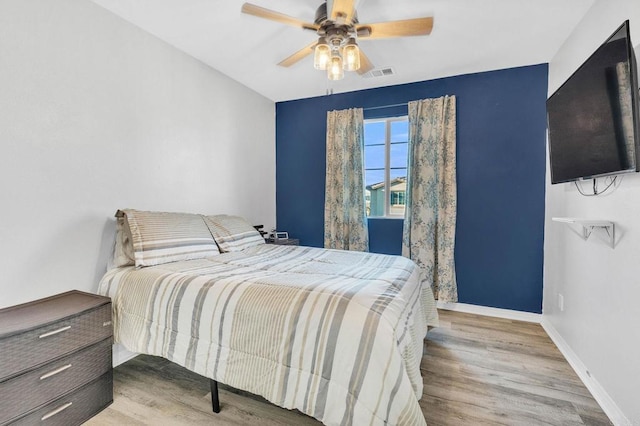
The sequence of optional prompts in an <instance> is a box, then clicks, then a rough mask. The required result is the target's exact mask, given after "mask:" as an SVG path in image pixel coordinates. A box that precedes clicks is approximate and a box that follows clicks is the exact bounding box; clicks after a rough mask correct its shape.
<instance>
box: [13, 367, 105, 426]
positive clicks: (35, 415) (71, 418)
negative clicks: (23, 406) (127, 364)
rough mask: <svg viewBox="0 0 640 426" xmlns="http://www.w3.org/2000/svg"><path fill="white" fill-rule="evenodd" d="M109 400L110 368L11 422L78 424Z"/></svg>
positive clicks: (18, 425)
mask: <svg viewBox="0 0 640 426" xmlns="http://www.w3.org/2000/svg"><path fill="white" fill-rule="evenodd" d="M111 402H113V371H109V372H108V373H106V374H104V375H102V376H101V377H100V378H99V379H97V380H95V381H93V382H91V383H89V384H87V385H85V386H83V387H81V388H80V389H78V390H77V391H75V392H72V393H70V394H68V395H65V396H62V397H61V398H58V399H57V400H55V401H53V402H51V403H50V404H47V405H45V406H44V407H42V408H39V409H38V410H36V411H34V412H32V413H29V414H27V415H26V416H24V417H21V418H19V419H18V420H16V421H15V422H13V423H11V425H12V426H14V425H15V426H23V425H24V426H27V425H29V426H32V425H43V426H73V425H80V424H82V423H83V422H85V421H87V420H88V419H90V418H91V417H93V416H94V415H95V414H96V413H97V412H98V411H100V410H102V409H103V408H106V407H107V406H108V405H109V404H111Z"/></svg>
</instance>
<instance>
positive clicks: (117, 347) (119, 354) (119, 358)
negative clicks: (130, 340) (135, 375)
mask: <svg viewBox="0 0 640 426" xmlns="http://www.w3.org/2000/svg"><path fill="white" fill-rule="evenodd" d="M138 355H139V354H138V353H136V352H131V351H129V350H127V349H126V348H125V347H124V346H122V345H121V344H119V343H116V344H114V345H113V366H114V367H117V366H119V365H120V364H124V363H125V362H127V361H129V360H130V359H133V358H135V357H137V356H138Z"/></svg>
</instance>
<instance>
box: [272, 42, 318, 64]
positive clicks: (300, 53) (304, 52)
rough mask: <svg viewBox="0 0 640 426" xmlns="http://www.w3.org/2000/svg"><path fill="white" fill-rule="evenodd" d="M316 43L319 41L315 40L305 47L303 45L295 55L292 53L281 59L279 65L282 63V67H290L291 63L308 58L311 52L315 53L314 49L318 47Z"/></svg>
mask: <svg viewBox="0 0 640 426" xmlns="http://www.w3.org/2000/svg"><path fill="white" fill-rule="evenodd" d="M316 44H318V42H317V41H314V42H313V43H311V44H308V45H306V46H305V47H303V48H302V49H300V50H298V51H297V52H296V53H294V54H293V55H291V56H289V57H288V58H286V59H283V60H282V61H280V62H279V63H278V65H280V66H281V67H290V66H291V65H293V64H295V63H296V62H298V61H300V60H302V59H304V58H306V57H307V56H309V55H310V54H312V53H313V49H315V47H316Z"/></svg>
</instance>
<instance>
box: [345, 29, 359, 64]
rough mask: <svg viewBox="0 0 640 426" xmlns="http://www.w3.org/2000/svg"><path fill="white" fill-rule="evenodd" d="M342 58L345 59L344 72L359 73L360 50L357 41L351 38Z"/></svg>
mask: <svg viewBox="0 0 640 426" xmlns="http://www.w3.org/2000/svg"><path fill="white" fill-rule="evenodd" d="M342 56H343V57H344V64H343V67H344V70H345V71H357V70H358V69H360V48H359V47H358V43H356V39H355V38H353V37H351V38H350V39H349V41H348V42H347V44H346V45H345V46H344V48H343V49H342Z"/></svg>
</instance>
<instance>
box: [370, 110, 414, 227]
mask: <svg viewBox="0 0 640 426" xmlns="http://www.w3.org/2000/svg"><path fill="white" fill-rule="evenodd" d="M398 121H406V122H407V125H408V124H409V116H408V115H407V114H403V115H398V116H390V117H380V118H370V119H365V120H364V124H365V126H366V124H367V123H381V122H383V123H385V139H384V188H383V191H384V192H385V203H384V215H382V216H371V215H367V219H372V218H373V219H404V214H401V215H400V214H391V206H392V204H391V197H392V196H391V169H392V167H391V145H392V144H393V143H392V142H391V123H393V122H398ZM394 143H396V144H400V143H406V144H407V148H408V147H409V137H408V135H407V141H406V142H394ZM381 145H382V144H373V145H366V144H365V147H367V146H381ZM407 157H408V151H407ZM408 160H409V159H408V158H407V165H406V166H405V167H394V168H393V169H405V170H407V172H408V171H409V167H408V166H409V164H408ZM364 162H365V164H364V172H365V177H366V173H367V170H382V168H380V167H372V168H367V165H366V160H365V161H364ZM366 187H367V185H366V184H365V188H364V189H365V191H366V190H367V189H366ZM406 197H407V196H406V191H405V195H404V197H403V199H404V200H405V208H406ZM365 199H366V195H365Z"/></svg>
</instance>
